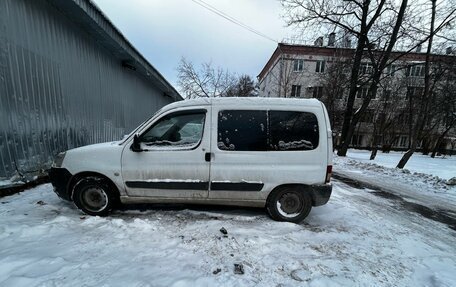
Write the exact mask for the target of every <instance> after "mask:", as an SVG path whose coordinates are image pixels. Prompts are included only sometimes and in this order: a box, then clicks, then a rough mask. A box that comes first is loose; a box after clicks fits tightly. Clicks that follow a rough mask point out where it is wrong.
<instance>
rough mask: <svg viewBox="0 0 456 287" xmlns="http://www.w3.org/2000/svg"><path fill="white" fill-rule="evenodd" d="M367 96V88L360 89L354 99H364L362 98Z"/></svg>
mask: <svg viewBox="0 0 456 287" xmlns="http://www.w3.org/2000/svg"><path fill="white" fill-rule="evenodd" d="M368 94H369V88H368V87H362V88H360V89H359V90H358V92H357V93H356V98H357V99H364V98H367V95H368Z"/></svg>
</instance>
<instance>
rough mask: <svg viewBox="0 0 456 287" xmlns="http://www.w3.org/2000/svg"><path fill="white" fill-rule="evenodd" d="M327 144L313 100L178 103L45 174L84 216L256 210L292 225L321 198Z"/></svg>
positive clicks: (325, 191)
mask: <svg viewBox="0 0 456 287" xmlns="http://www.w3.org/2000/svg"><path fill="white" fill-rule="evenodd" d="M331 137H332V134H331V128H330V123H329V118H328V114H327V111H326V108H325V106H324V105H323V104H322V103H321V102H320V101H318V100H316V99H278V98H214V99H207V98H205V99H195V100H185V101H180V102H176V103H172V104H170V105H167V106H165V107H164V108H162V109H161V110H160V111H158V112H157V113H156V114H155V115H154V116H153V117H152V118H151V119H149V120H147V121H146V122H144V123H143V124H141V125H140V126H139V127H138V128H137V129H136V130H134V131H133V132H132V133H131V134H130V135H129V136H127V137H125V138H124V139H123V140H121V141H118V142H111V143H102V144H95V145H89V146H84V147H80V148H76V149H72V150H68V151H67V152H64V153H61V154H59V155H58V156H57V158H56V159H55V162H54V164H53V167H52V168H51V170H50V171H49V174H50V178H51V181H52V184H53V186H54V190H55V192H56V193H57V194H58V195H59V196H60V197H61V198H63V199H66V200H70V201H73V202H74V203H75V204H76V206H77V207H78V208H80V209H81V210H82V211H84V212H85V213H87V214H90V215H106V214H108V213H109V211H110V210H112V209H113V208H114V207H115V206H116V204H117V203H125V204H128V203H191V204H218V205H237V206H254V207H266V209H267V210H268V212H269V214H270V216H271V217H272V218H273V219H275V220H282V221H290V222H299V221H301V220H302V219H304V218H305V217H306V216H307V215H308V214H309V212H310V210H311V208H312V206H319V205H323V204H326V203H327V202H328V200H329V197H330V195H331V190H332V186H331V185H330V184H329V181H330V177H331V168H332V139H331Z"/></svg>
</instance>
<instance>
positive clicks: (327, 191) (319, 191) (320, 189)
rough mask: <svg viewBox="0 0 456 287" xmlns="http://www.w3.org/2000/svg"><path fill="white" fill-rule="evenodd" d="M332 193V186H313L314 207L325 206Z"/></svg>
mask: <svg viewBox="0 0 456 287" xmlns="http://www.w3.org/2000/svg"><path fill="white" fill-rule="evenodd" d="M331 193H332V185H331V184H322V185H312V201H313V206H320V205H324V204H326V203H327V202H328V201H329V198H330V197H331Z"/></svg>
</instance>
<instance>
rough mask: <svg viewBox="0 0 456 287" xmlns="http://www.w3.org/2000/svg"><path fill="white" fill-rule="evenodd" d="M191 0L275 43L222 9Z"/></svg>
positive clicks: (201, 0) (197, 0) (201, 1)
mask: <svg viewBox="0 0 456 287" xmlns="http://www.w3.org/2000/svg"><path fill="white" fill-rule="evenodd" d="M192 2H194V3H195V4H198V5H200V6H201V7H203V8H205V9H207V10H209V11H211V12H212V13H214V14H216V15H218V16H220V17H222V18H224V19H226V20H228V21H230V22H231V23H233V24H236V25H238V26H240V27H242V28H244V29H246V30H248V31H250V32H252V33H255V34H256V35H258V36H260V37H263V38H265V39H268V40H269V41H273V42H274V43H277V41H276V40H274V39H273V38H271V37H269V36H268V35H266V34H263V33H261V32H260V31H258V30H255V29H254V28H252V27H250V26H248V25H247V24H244V23H242V22H241V21H239V20H237V19H236V18H234V17H232V16H230V15H228V14H226V13H224V12H223V11H220V10H219V9H217V8H215V7H214V6H212V5H210V4H208V3H206V2H204V1H203V0H192Z"/></svg>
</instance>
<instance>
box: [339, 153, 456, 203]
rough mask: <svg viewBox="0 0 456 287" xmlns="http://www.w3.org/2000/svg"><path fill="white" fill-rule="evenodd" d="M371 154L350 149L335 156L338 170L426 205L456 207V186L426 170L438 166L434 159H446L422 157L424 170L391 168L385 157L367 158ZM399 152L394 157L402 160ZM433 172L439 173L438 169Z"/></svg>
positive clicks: (355, 178)
mask: <svg viewBox="0 0 456 287" xmlns="http://www.w3.org/2000/svg"><path fill="white" fill-rule="evenodd" d="M369 155H370V152H369V151H359V150H357V151H355V150H349V153H348V155H347V157H338V156H337V155H334V173H335V174H336V175H337V174H340V175H343V176H346V177H350V178H352V179H354V180H358V181H362V182H366V183H369V184H373V185H375V186H379V187H381V188H383V189H385V190H388V191H390V192H393V193H397V194H400V195H402V196H405V197H406V198H408V199H412V200H413V201H417V202H420V203H421V204H423V205H426V206H429V205H431V206H434V207H439V208H445V209H448V210H454V209H455V208H454V205H455V204H456V186H452V185H448V184H447V180H446V179H444V178H440V177H439V176H437V175H433V174H431V172H429V173H426V172H425V171H426V167H427V166H434V165H435V164H434V162H433V161H442V159H433V158H430V157H427V158H426V161H425V160H424V159H420V160H419V161H418V162H420V163H421V165H422V166H419V170H421V171H422V172H414V171H410V170H408V169H406V168H405V169H398V168H395V167H387V166H385V165H387V164H385V162H386V161H385V160H384V159H383V160H382V159H380V160H378V161H377V158H376V160H373V161H368V160H364V159H365V158H366V157H367V158H368V156H369ZM398 155H399V153H396V155H394V156H395V157H398V161H399V159H400V157H399V156H398ZM377 157H378V156H377ZM385 157H388V156H384V158H385ZM412 159H413V156H412ZM396 163H397V162H396ZM445 163H446V164H451V161H446V162H445ZM415 165H416V163H415ZM406 167H407V166H406ZM415 167H416V166H415ZM454 168H455V167H453V166H447V165H443V166H441V167H440V169H441V170H447V169H449V170H452V169H454ZM423 171H424V172H423ZM432 171H433V172H434V173H438V172H437V170H436V169H435V168H433V169H432Z"/></svg>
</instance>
